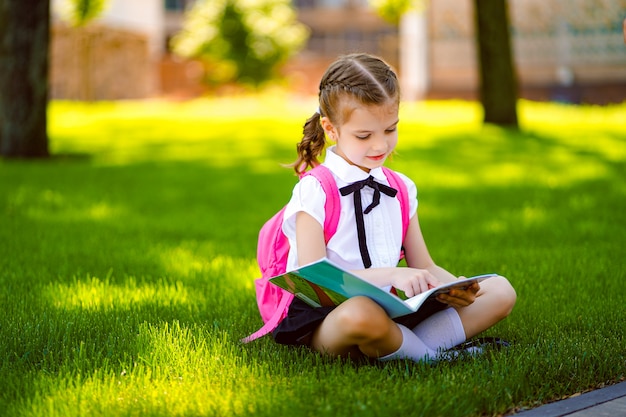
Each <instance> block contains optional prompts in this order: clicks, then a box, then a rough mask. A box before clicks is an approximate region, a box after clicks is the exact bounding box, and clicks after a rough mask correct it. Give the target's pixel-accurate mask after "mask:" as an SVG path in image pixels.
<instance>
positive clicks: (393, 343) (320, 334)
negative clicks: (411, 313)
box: [311, 297, 403, 359]
mask: <svg viewBox="0 0 626 417" xmlns="http://www.w3.org/2000/svg"><path fill="white" fill-rule="evenodd" d="M402 340H403V336H402V332H401V330H400V328H399V327H398V326H397V325H396V323H395V322H393V320H391V319H390V318H389V316H387V313H385V310H383V309H382V308H381V307H380V306H379V305H378V304H376V303H375V302H374V301H372V300H371V299H369V298H367V297H353V298H350V299H348V300H346V301H345V302H343V303H341V304H340V305H339V306H338V307H337V308H335V309H334V310H333V311H332V312H331V313H330V314H329V315H328V316H326V318H325V319H324V321H323V322H322V324H320V326H319V327H318V328H317V330H316V331H315V333H313V338H312V341H311V347H312V348H313V349H314V350H317V351H319V352H322V353H326V354H329V355H332V356H350V357H351V358H353V359H354V358H357V357H361V356H363V355H365V356H368V357H372V358H377V357H380V356H385V355H388V354H390V353H392V352H395V351H397V350H398V349H399V348H400V346H401V344H402Z"/></svg>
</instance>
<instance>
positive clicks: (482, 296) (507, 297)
mask: <svg viewBox="0 0 626 417" xmlns="http://www.w3.org/2000/svg"><path fill="white" fill-rule="evenodd" d="M516 298H517V295H516V294H515V290H514V289H513V287H512V286H511V284H510V283H509V281H508V280H507V279H506V278H504V277H502V276H497V277H493V278H489V279H487V280H485V281H483V282H481V283H480V290H479V291H478V294H477V297H476V301H474V303H472V304H470V305H469V306H467V307H463V308H459V309H458V310H457V311H458V313H459V317H460V318H461V322H462V323H463V328H464V329H465V335H466V337H467V338H468V339H470V338H472V337H474V336H476V335H477V334H479V333H481V332H483V331H485V330H487V329H488V328H490V327H491V326H493V325H495V324H496V323H498V322H499V321H500V320H502V319H504V318H506V317H507V316H508V315H509V313H510V312H511V310H512V309H513V306H514V305H515V300H516Z"/></svg>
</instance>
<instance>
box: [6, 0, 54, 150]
mask: <svg viewBox="0 0 626 417" xmlns="http://www.w3.org/2000/svg"><path fill="white" fill-rule="evenodd" d="M49 42H50V2H49V0H8V1H7V0H3V1H0V155H3V156H5V157H42V156H47V155H48V134H47V114H46V112H47V107H48V45H49Z"/></svg>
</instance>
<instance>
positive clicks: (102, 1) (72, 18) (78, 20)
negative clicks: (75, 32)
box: [59, 0, 108, 26]
mask: <svg viewBox="0 0 626 417" xmlns="http://www.w3.org/2000/svg"><path fill="white" fill-rule="evenodd" d="M107 3H108V0H67V1H65V2H64V3H62V4H61V6H60V7H59V13H60V14H61V16H62V17H63V19H64V20H67V21H68V22H69V23H70V24H71V25H72V26H84V25H85V24H87V23H89V21H91V20H93V19H95V18H96V17H98V16H99V15H100V14H101V13H102V12H103V11H104V9H105V8H106V6H107Z"/></svg>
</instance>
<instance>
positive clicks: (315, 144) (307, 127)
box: [292, 112, 326, 176]
mask: <svg viewBox="0 0 626 417" xmlns="http://www.w3.org/2000/svg"><path fill="white" fill-rule="evenodd" d="M320 117H321V116H320V114H319V112H316V113H315V114H314V115H313V116H311V117H310V118H309V119H308V120H307V121H306V123H305V124H304V128H303V130H302V133H303V136H302V140H301V141H300V143H298V145H297V146H296V149H297V152H298V159H296V162H294V163H293V164H292V166H293V169H294V170H295V171H296V174H297V175H298V176H301V175H302V174H304V172H305V171H306V170H307V169H308V168H309V167H310V168H314V167H315V166H317V165H319V160H318V159H317V158H318V157H319V156H320V155H321V154H322V152H323V151H324V147H325V146H326V135H325V133H324V129H323V128H322V125H321V123H320Z"/></svg>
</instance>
